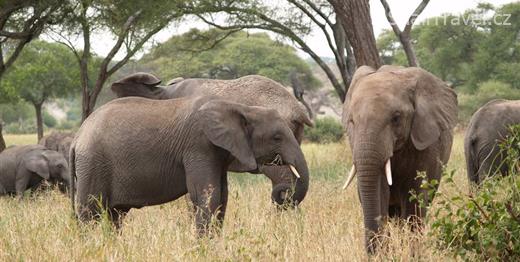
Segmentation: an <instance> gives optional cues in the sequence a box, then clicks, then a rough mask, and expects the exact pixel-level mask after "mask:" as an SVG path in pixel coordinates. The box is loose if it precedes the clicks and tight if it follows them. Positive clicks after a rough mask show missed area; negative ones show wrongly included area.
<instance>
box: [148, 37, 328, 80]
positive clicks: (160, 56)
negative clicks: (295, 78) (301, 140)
mask: <svg viewBox="0 0 520 262" xmlns="http://www.w3.org/2000/svg"><path fill="white" fill-rule="evenodd" d="M140 62H141V64H142V65H143V67H144V68H149V69H152V71H154V72H155V73H156V74H158V75H160V76H161V77H162V78H165V79H171V78H175V77H184V78H194V77H203V78H216V79H233V78H238V77H241V76H245V75H251V74H258V75H263V76H266V77H269V78H271V79H274V80H275V81H278V82H280V83H283V84H285V85H289V84H290V80H289V74H290V73H291V72H292V71H296V72H297V73H300V74H303V75H304V76H305V78H306V79H305V83H306V85H307V86H306V88H307V89H310V88H314V87H316V86H318V85H319V82H318V80H317V79H315V78H314V77H313V76H312V73H311V69H310V66H309V65H308V64H307V63H306V62H305V61H304V60H303V59H301V58H300V57H298V55H297V54H296V50H295V49H294V48H292V47H290V46H288V45H285V44H282V43H280V42H277V41H274V40H272V39H271V38H270V37H269V36H268V35H267V34H265V33H255V34H248V33H246V32H236V33H233V32H229V31H221V30H216V29H212V30H208V31H199V30H198V29H192V30H191V31H189V32H187V33H185V34H183V35H180V36H174V37H172V38H170V39H169V40H168V41H166V42H165V43H163V44H161V45H159V46H157V47H155V48H153V49H152V50H151V52H150V53H149V54H147V55H145V56H144V57H143V58H142V60H141V61H140Z"/></svg>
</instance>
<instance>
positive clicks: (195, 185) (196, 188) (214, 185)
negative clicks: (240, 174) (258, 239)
mask: <svg viewBox="0 0 520 262" xmlns="http://www.w3.org/2000/svg"><path fill="white" fill-rule="evenodd" d="M190 169H191V168H187V170H186V184H187V185H188V193H189V194H190V199H191V201H192V202H193V205H194V206H195V209H196V211H195V223H196V227H197V233H198V235H199V236H205V235H208V233H210V230H211V229H212V226H213V225H216V226H217V227H216V228H220V227H221V226H222V223H221V222H222V221H221V220H223V219H224V213H223V212H222V211H225V206H226V203H225V202H226V201H227V180H226V179H227V177H226V175H225V174H226V171H225V170H219V171H214V170H208V171H207V172H203V171H201V170H200V169H201V168H194V169H195V170H190ZM206 170H207V169H206ZM223 180H226V183H222V181H223ZM223 188H226V190H223ZM214 218H215V219H216V220H213V219H214ZM212 222H215V223H216V224H213V223H212Z"/></svg>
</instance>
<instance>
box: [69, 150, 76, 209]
mask: <svg viewBox="0 0 520 262" xmlns="http://www.w3.org/2000/svg"><path fill="white" fill-rule="evenodd" d="M69 166H70V168H69V169H70V199H71V202H72V203H71V204H72V212H73V213H74V216H76V145H75V144H73V145H72V146H71V148H70V151H69Z"/></svg>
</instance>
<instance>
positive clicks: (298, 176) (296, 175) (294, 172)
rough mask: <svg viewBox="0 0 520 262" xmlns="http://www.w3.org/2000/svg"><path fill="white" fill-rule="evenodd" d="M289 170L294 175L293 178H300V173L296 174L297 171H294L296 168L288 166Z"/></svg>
mask: <svg viewBox="0 0 520 262" xmlns="http://www.w3.org/2000/svg"><path fill="white" fill-rule="evenodd" d="M289 168H290V169H291V171H292V173H293V174H294V176H295V177H297V178H301V177H300V173H298V170H296V168H295V167H294V166H293V165H289Z"/></svg>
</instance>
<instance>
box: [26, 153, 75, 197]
mask: <svg viewBox="0 0 520 262" xmlns="http://www.w3.org/2000/svg"><path fill="white" fill-rule="evenodd" d="M20 167H21V168H20V169H19V170H18V174H17V176H18V175H22V176H30V174H31V173H33V174H37V175H38V176H40V177H41V178H43V179H45V180H47V181H49V182H50V183H51V184H56V185H58V188H59V189H60V191H62V192H65V190H66V188H68V187H69V185H70V179H69V169H68V164H67V161H66V160H65V158H64V157H63V155H62V154H60V153H58V152H56V151H53V150H45V149H43V150H40V149H38V150H33V151H31V152H29V153H27V154H26V155H25V156H24V157H23V159H22V164H21V165H20ZM22 173H23V174H22Z"/></svg>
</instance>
